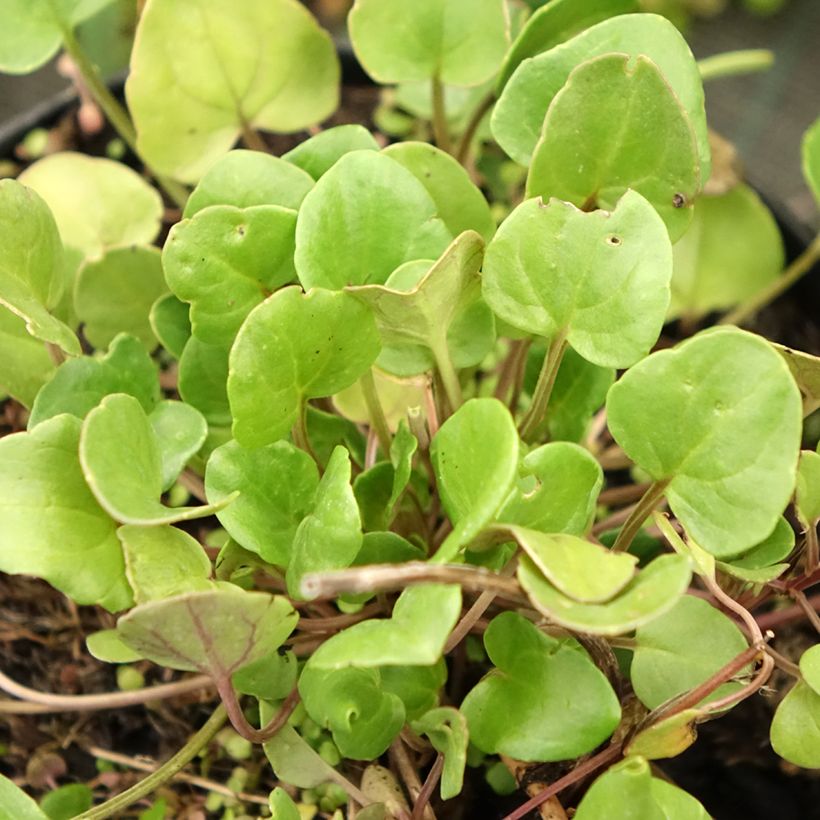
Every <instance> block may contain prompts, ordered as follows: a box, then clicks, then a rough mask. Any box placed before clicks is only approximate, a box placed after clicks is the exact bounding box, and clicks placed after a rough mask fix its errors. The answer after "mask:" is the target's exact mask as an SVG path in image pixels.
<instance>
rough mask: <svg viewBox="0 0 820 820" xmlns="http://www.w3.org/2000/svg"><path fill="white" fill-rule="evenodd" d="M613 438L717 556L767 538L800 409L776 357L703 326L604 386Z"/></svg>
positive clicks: (788, 483) (787, 492)
mask: <svg viewBox="0 0 820 820" xmlns="http://www.w3.org/2000/svg"><path fill="white" fill-rule="evenodd" d="M607 419H608V422H609V429H610V431H611V432H612V435H613V436H614V437H615V440H616V441H617V442H618V443H619V444H620V445H621V446H622V447H623V448H624V451H625V452H626V454H627V455H628V456H629V457H630V458H631V459H632V460H633V461H634V462H635V464H637V465H638V466H639V467H641V469H643V470H645V471H646V472H647V473H648V474H649V475H650V476H651V478H652V479H653V480H654V481H661V480H668V481H669V485H668V487H667V488H666V497H667V498H668V499H669V504H670V506H671V508H672V510H673V511H674V513H675V515H676V516H677V517H678V519H679V520H680V521H681V523H682V524H683V525H684V527H685V528H686V530H687V532H689V533H690V534H691V536H692V537H693V538H694V539H695V541H697V542H698V544H700V545H701V546H702V547H703V548H704V549H706V550H707V551H708V552H711V553H712V554H713V555H715V556H716V557H718V558H722V559H725V558H731V557H732V556H734V555H737V554H738V553H741V552H743V551H745V550H747V549H749V548H750V547H752V546H754V545H755V544H757V543H759V542H760V541H762V540H763V539H764V538H766V537H767V536H768V535H769V534H770V533H771V531H772V530H773V529H774V527H775V525H776V523H777V520H778V518H779V517H780V514H781V513H782V512H783V509H784V508H785V506H786V504H787V503H788V501H789V497H790V496H791V493H792V490H793V488H794V482H795V471H796V467H797V454H798V452H799V446H800V430H801V426H802V422H801V419H802V410H801V400H800V392H799V390H798V389H797V386H796V385H795V383H794V379H793V378H792V376H791V374H790V373H789V370H788V367H787V366H786V364H785V362H784V361H783V359H782V358H781V357H780V356H779V355H778V354H777V353H776V352H775V351H774V350H772V349H771V347H770V346H769V345H768V344H767V343H766V342H765V341H764V340H763V339H761V338H760V337H758V336H754V335H752V334H751V333H745V332H744V331H741V330H737V329H736V328H730V327H727V328H720V329H717V330H714V331H706V332H703V333H700V334H698V335H697V336H694V337H692V338H691V339H688V340H687V341H685V342H682V343H681V344H679V345H678V346H677V347H676V348H674V349H673V350H662V351H660V352H658V353H653V354H652V355H651V356H649V357H647V358H646V359H644V360H643V361H642V362H639V363H638V364H637V365H635V366H634V367H632V368H631V369H630V370H629V371H627V373H626V374H625V375H624V376H623V377H622V378H621V379H620V380H619V381H618V382H616V384H615V385H613V387H612V388H611V389H610V391H609V396H608V397H607Z"/></svg>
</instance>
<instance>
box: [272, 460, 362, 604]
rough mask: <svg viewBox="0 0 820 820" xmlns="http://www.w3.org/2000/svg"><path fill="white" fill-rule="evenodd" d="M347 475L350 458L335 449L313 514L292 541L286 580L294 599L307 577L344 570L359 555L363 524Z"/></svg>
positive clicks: (349, 469)
mask: <svg viewBox="0 0 820 820" xmlns="http://www.w3.org/2000/svg"><path fill="white" fill-rule="evenodd" d="M350 474H351V468H350V455H349V454H348V452H347V450H345V448H344V447H337V448H336V449H335V450H334V451H333V455H331V457H330V461H328V463H327V467H326V468H325V474H324V475H323V476H322V480H321V481H320V482H319V486H318V488H317V489H316V501H315V503H314V505H313V510H312V512H311V513H310V515H308V516H307V517H306V518H305V519H304V520H303V521H302V522H301V523H300V524H299V527H298V529H297V530H296V533H295V535H294V537H293V548H292V553H291V558H290V564H289V565H288V572H287V576H286V577H287V582H288V592H289V594H290V595H291V597H293V598H296V597H299V596H300V587H301V584H302V578H303V577H304V576H305V574H306V573H308V572H326V571H328V570H334V569H344V568H345V567H349V566H350V565H351V564H352V563H353V559H354V558H355V557H356V554H357V553H358V552H359V548H360V547H361V545H362V524H361V520H360V518H359V508H358V506H357V505H356V499H355V497H354V495H353V488H352V487H351V486H350ZM288 480H290V477H288Z"/></svg>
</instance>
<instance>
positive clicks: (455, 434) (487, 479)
mask: <svg viewBox="0 0 820 820" xmlns="http://www.w3.org/2000/svg"><path fill="white" fill-rule="evenodd" d="M518 445H519V439H518V432H517V430H516V428H515V422H514V421H513V419H512V416H511V415H510V413H509V410H507V408H506V407H505V406H504V405H503V404H502V403H501V402H500V401H498V400H496V399H471V400H470V401H468V402H467V403H466V404H465V405H463V406H462V407H461V408H459V410H457V411H456V412H455V413H454V414H453V415H452V416H450V418H449V419H447V421H445V422H444V424H443V425H442V426H441V428H440V429H439V431H438V432H437V433H436V435H435V437H434V438H433V441H432V443H431V446H430V457H431V458H432V461H433V467H434V469H435V474H436V482H437V485H438V489H439V493H440V495H441V503H442V505H443V507H444V510H445V512H446V513H447V516H448V517H449V519H450V521H451V522H452V524H453V531H452V532H451V533H450V535H448V536H447V539H446V540H445V541H444V543H443V544H442V545H441V547H440V548H439V550H438V552H437V553H436V555H435V558H434V560H435V561H437V562H439V563H442V562H447V561H450V560H452V559H454V558H455V556H456V555H457V553H458V551H459V549H460V548H461V547H463V546H464V545H465V544H468V543H469V542H470V541H471V540H472V539H473V538H475V537H476V536H477V535H478V534H479V532H481V530H482V529H484V527H485V526H487V524H489V523H490V522H491V521H492V520H493V518H494V517H495V515H496V514H497V513H498V511H499V509H500V508H501V506H502V504H503V503H504V501H505V500H506V498H507V496H508V495H509V493H510V490H511V489H512V487H513V482H514V481H515V477H516V472H517V469H518Z"/></svg>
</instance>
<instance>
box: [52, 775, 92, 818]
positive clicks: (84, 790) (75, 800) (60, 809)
mask: <svg viewBox="0 0 820 820" xmlns="http://www.w3.org/2000/svg"><path fill="white" fill-rule="evenodd" d="M93 802H94V794H93V792H92V791H91V789H90V788H89V787H88V786H87V785H86V784H85V783H68V784H66V785H65V786H60V787H59V788H57V789H54V791H51V792H49V793H48V794H46V795H45V796H44V797H43V798H42V800H40V808H41V809H42V810H43V811H44V812H45V813H46V815H47V816H48V818H49V820H71V818H72V817H78V816H79V815H81V814H82V813H83V812H86V811H88V810H89V809H90V808H91V805H92V803H93Z"/></svg>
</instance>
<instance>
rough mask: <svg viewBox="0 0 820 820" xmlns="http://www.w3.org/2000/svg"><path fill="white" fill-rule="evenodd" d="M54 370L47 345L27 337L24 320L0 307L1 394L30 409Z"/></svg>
mask: <svg viewBox="0 0 820 820" xmlns="http://www.w3.org/2000/svg"><path fill="white" fill-rule="evenodd" d="M55 369H56V366H55V364H54V362H53V361H52V359H51V356H50V355H49V353H48V350H46V346H45V345H44V344H43V342H41V341H40V340H39V339H35V338H34V337H33V336H30V335H29V334H28V332H27V331H26V323H25V322H24V321H23V319H21V318H20V317H19V316H15V315H14V314H13V313H12V312H11V311H10V310H6V309H5V308H2V307H0V392H2V393H7V394H8V395H10V396H12V397H13V398H15V399H17V401H19V402H20V403H21V404H23V405H24V406H25V407H31V406H32V405H33V404H34V400H35V397H36V396H37V394H38V392H39V391H40V389H41V388H42V387H43V385H44V384H46V382H48V381H49V379H50V378H51V377H52V376H53V375H54V371H55Z"/></svg>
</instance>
